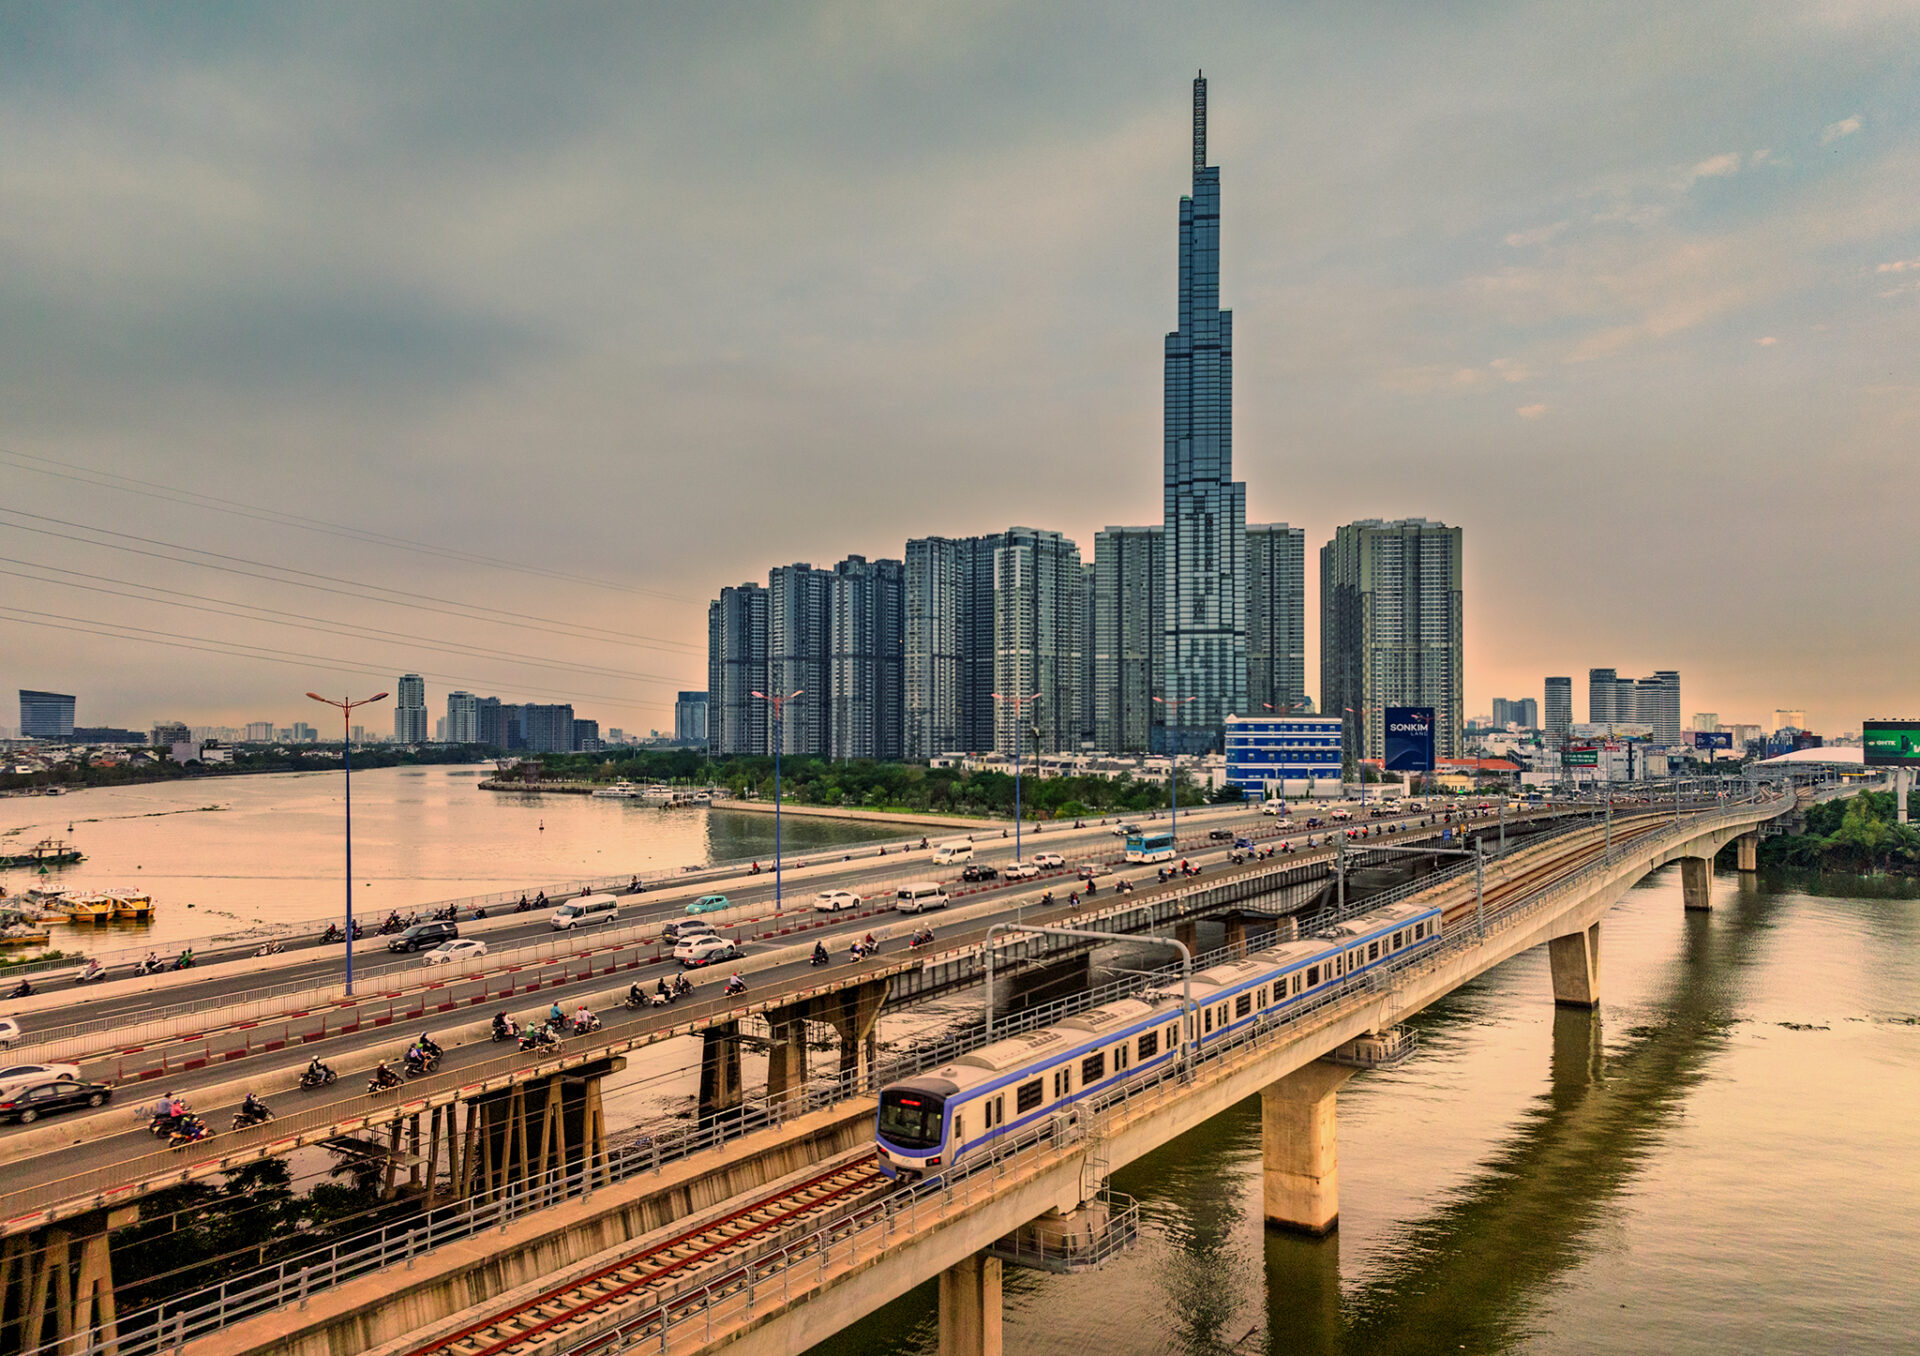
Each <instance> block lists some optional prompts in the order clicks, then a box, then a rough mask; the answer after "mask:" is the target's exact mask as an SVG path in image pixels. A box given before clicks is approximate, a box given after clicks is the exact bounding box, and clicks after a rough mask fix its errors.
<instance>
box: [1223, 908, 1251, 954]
mask: <svg viewBox="0 0 1920 1356" xmlns="http://www.w3.org/2000/svg"><path fill="white" fill-rule="evenodd" d="M1247 935H1248V928H1247V919H1246V915H1245V914H1238V913H1234V914H1228V915H1227V945H1228V946H1230V947H1235V948H1237V949H1238V950H1239V952H1240V954H1241V955H1243V956H1244V955H1245V954H1246V953H1247Z"/></svg>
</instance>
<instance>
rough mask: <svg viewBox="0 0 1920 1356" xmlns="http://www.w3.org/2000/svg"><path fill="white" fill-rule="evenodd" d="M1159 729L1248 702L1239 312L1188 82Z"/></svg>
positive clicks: (1201, 122)
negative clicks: (1237, 464) (1187, 192)
mask: <svg viewBox="0 0 1920 1356" xmlns="http://www.w3.org/2000/svg"><path fill="white" fill-rule="evenodd" d="M1165 428H1166V480H1165V514H1166V516H1165V523H1164V534H1165V551H1166V566H1165V568H1166V612H1165V621H1164V625H1165V627H1166V630H1165V649H1166V659H1165V682H1166V691H1165V693H1164V694H1163V695H1164V697H1165V700H1166V707H1165V717H1166V723H1165V725H1164V727H1163V729H1164V738H1165V741H1166V744H1167V746H1168V747H1170V748H1175V749H1179V750H1181V751H1187V752H1197V751H1202V750H1205V749H1207V748H1210V747H1212V746H1213V745H1215V744H1216V743H1217V742H1218V740H1219V736H1220V731H1221V729H1222V727H1223V726H1224V724H1225V721H1226V718H1227V717H1228V716H1230V715H1239V714H1243V713H1244V712H1245V709H1246V704H1247V599H1246V578H1245V574H1246V568H1247V559H1246V554H1247V552H1246V537H1247V489H1246V486H1245V485H1243V484H1241V483H1239V482H1238V481H1236V480H1234V478H1233V313H1232V312H1231V311H1223V310H1221V309H1220V171H1219V170H1218V169H1217V168H1215V167H1213V166H1210V165H1208V164H1207V82H1206V78H1205V77H1204V76H1199V77H1196V78H1195V80H1194V82H1193V193H1192V195H1191V196H1189V197H1185V198H1182V199H1181V200H1180V327H1179V328H1178V329H1177V330H1175V331H1174V332H1173V333H1171V334H1169V335H1168V336H1167V342H1166V410H1165Z"/></svg>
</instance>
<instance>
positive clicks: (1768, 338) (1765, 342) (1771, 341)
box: [1753, 334, 1780, 348]
mask: <svg viewBox="0 0 1920 1356" xmlns="http://www.w3.org/2000/svg"><path fill="white" fill-rule="evenodd" d="M1753 342H1754V343H1756V344H1758V345H1760V347H1761V348H1772V347H1773V346H1774V345H1775V344H1777V343H1779V342H1780V341H1779V340H1778V339H1776V338H1774V337H1773V336H1772V335H1771V334H1767V335H1762V336H1761V337H1760V338H1758V339H1755V340H1754V341H1753Z"/></svg>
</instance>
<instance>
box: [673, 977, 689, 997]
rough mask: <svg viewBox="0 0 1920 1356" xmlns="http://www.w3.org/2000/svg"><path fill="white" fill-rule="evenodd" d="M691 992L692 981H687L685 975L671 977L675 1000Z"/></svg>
mask: <svg viewBox="0 0 1920 1356" xmlns="http://www.w3.org/2000/svg"><path fill="white" fill-rule="evenodd" d="M692 992H693V981H692V980H690V979H688V978H687V977H686V976H685V975H675V976H674V977H673V996H674V997H675V998H685V997H686V996H687V995H688V994H690V993H692Z"/></svg>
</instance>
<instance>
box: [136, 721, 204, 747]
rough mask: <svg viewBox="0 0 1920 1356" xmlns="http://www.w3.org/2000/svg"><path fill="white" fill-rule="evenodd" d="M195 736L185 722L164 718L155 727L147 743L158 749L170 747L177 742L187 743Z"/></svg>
mask: <svg viewBox="0 0 1920 1356" xmlns="http://www.w3.org/2000/svg"><path fill="white" fill-rule="evenodd" d="M192 738H193V735H192V733H191V732H190V731H189V730H188V729H187V727H186V724H185V722H183V721H178V720H163V721H160V722H159V723H157V724H156V725H155V726H154V727H153V734H152V736H151V737H150V738H149V739H148V740H147V743H148V744H149V745H151V746H152V747H154V748H156V749H170V748H172V747H173V746H174V745H175V744H185V743H187V742H188V741H190V740H191V739H192Z"/></svg>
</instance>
